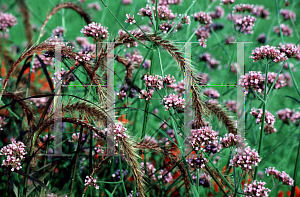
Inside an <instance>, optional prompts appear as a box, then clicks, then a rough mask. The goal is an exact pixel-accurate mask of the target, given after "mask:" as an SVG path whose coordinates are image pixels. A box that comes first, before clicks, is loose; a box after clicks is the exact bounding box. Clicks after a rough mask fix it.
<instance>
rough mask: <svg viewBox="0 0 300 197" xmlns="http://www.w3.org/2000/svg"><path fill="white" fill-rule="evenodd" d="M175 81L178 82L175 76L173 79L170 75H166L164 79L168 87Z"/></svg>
mask: <svg viewBox="0 0 300 197" xmlns="http://www.w3.org/2000/svg"><path fill="white" fill-rule="evenodd" d="M175 81H176V79H175V77H174V76H172V77H171V76H170V74H169V75H165V78H164V79H163V82H164V83H165V84H166V85H171V84H173V83H175Z"/></svg>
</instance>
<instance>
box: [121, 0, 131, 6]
mask: <svg viewBox="0 0 300 197" xmlns="http://www.w3.org/2000/svg"><path fill="white" fill-rule="evenodd" d="M122 3H123V4H124V5H127V4H132V0H122Z"/></svg>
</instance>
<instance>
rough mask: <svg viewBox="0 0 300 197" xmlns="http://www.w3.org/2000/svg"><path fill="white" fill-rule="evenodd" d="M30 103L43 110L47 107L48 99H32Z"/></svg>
mask: <svg viewBox="0 0 300 197" xmlns="http://www.w3.org/2000/svg"><path fill="white" fill-rule="evenodd" d="M29 100H30V101H32V102H33V103H34V104H35V105H36V106H37V107H40V108H43V107H44V106H46V103H47V101H48V99H47V97H41V98H30V99H29Z"/></svg>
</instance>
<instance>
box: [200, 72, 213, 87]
mask: <svg viewBox="0 0 300 197" xmlns="http://www.w3.org/2000/svg"><path fill="white" fill-rule="evenodd" d="M197 77H198V78H200V84H201V85H206V84H207V82H208V80H209V79H210V76H209V75H208V74H206V73H198V74H197Z"/></svg>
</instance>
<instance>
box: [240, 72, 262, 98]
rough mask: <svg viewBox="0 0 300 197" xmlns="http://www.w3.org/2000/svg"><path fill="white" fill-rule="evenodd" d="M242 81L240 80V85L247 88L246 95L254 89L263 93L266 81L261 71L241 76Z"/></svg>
mask: <svg viewBox="0 0 300 197" xmlns="http://www.w3.org/2000/svg"><path fill="white" fill-rule="evenodd" d="M241 78H242V79H240V80H239V85H241V86H244V87H245V93H246V94H248V91H249V90H250V89H252V88H253V89H254V91H258V92H259V93H261V92H262V88H263V83H264V79H263V76H262V75H261V71H258V72H256V71H250V72H249V73H246V74H245V75H242V76H241Z"/></svg>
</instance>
